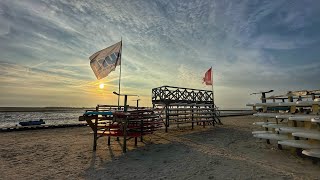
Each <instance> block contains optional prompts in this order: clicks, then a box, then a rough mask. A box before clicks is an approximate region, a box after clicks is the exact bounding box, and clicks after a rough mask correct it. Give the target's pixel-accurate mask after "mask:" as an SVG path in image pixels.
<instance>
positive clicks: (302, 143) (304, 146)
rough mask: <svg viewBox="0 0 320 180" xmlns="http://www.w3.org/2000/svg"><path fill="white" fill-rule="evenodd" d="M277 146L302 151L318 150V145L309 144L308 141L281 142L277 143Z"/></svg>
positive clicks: (319, 146)
mask: <svg viewBox="0 0 320 180" xmlns="http://www.w3.org/2000/svg"><path fill="white" fill-rule="evenodd" d="M278 144H281V145H284V146H290V147H295V148H302V149H317V148H320V143H310V141H308V140H283V141H278Z"/></svg>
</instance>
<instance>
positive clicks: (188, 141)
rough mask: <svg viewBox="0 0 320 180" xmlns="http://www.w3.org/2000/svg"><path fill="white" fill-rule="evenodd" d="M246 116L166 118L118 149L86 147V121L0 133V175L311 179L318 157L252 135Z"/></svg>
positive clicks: (319, 173)
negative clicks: (203, 121) (195, 123)
mask: <svg viewBox="0 0 320 180" xmlns="http://www.w3.org/2000/svg"><path fill="white" fill-rule="evenodd" d="M256 120H257V119H256V118H254V117H252V116H239V117H224V118H222V122H223V123H224V125H219V126H215V127H212V126H210V127H206V128H202V127H201V126H199V127H196V129H194V130H191V128H190V126H189V127H184V128H183V129H178V128H177V127H175V126H173V127H171V128H170V129H169V133H164V130H162V131H159V132H157V133H155V134H154V135H150V136H146V137H145V142H144V143H141V142H138V146H137V147H134V146H133V143H134V141H133V139H132V140H129V141H128V152H127V153H126V154H123V153H122V151H121V147H120V145H119V144H121V143H122V139H120V141H115V138H112V142H111V143H112V145H111V146H107V138H106V137H102V138H100V139H99V140H98V147H97V151H96V152H95V153H94V152H93V151H92V134H89V133H90V128H88V127H75V128H65V129H46V130H33V131H18V132H5V133H0V179H108V180H109V179H318V178H319V177H320V165H319V163H318V164H313V163H312V161H311V160H310V159H309V158H301V157H298V156H296V155H295V154H293V153H291V152H290V151H289V150H278V149H277V147H276V145H275V143H273V144H271V145H269V144H266V143H265V141H264V140H259V139H255V138H253V137H252V135H251V131H252V130H256V129H257V127H256V126H253V125H252V123H253V122H254V121H256Z"/></svg>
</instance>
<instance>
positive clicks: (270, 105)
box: [255, 103, 279, 107]
mask: <svg viewBox="0 0 320 180" xmlns="http://www.w3.org/2000/svg"><path fill="white" fill-rule="evenodd" d="M255 105H256V106H268V107H276V106H279V103H256V104H255Z"/></svg>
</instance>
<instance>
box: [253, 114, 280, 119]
mask: <svg viewBox="0 0 320 180" xmlns="http://www.w3.org/2000/svg"><path fill="white" fill-rule="evenodd" d="M277 115H280V114H279V113H255V114H253V116H256V117H266V118H275V117H276V116H277Z"/></svg>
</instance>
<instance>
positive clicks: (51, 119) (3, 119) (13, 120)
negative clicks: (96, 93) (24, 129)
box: [0, 109, 250, 127]
mask: <svg viewBox="0 0 320 180" xmlns="http://www.w3.org/2000/svg"><path fill="white" fill-rule="evenodd" d="M84 111H85V110H83V109H76V110H61V111H48V112H0V127H10V126H15V125H18V123H19V122H20V121H31V120H39V119H43V120H44V121H45V122H46V124H47V125H54V124H73V123H79V120H78V118H79V116H81V115H82V114H83V113H84ZM243 113H247V114H248V113H250V112H248V111H225V112H224V111H221V116H223V115H229V114H243Z"/></svg>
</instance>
